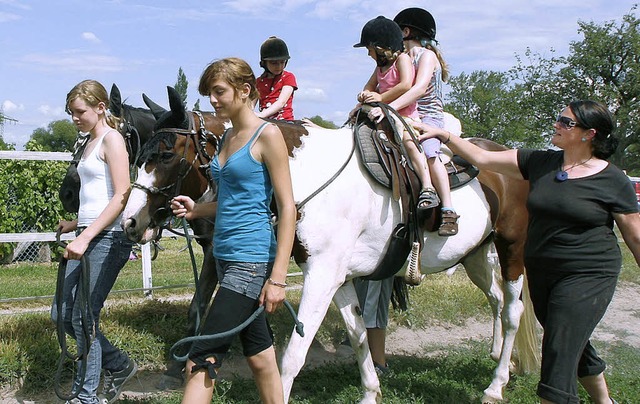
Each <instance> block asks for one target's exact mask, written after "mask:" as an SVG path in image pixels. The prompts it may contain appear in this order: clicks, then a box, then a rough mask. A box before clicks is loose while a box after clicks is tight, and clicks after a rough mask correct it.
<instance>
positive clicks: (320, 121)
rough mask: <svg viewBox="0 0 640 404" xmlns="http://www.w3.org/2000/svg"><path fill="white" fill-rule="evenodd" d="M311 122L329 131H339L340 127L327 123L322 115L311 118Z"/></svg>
mask: <svg viewBox="0 0 640 404" xmlns="http://www.w3.org/2000/svg"><path fill="white" fill-rule="evenodd" d="M309 120H310V121H311V122H313V123H315V124H316V125H318V126H322V127H323V128H327V129H337V128H338V125H336V124H335V123H333V122H331V121H327V120H325V119H322V117H321V116H320V115H316V116H312V117H311V118H309Z"/></svg>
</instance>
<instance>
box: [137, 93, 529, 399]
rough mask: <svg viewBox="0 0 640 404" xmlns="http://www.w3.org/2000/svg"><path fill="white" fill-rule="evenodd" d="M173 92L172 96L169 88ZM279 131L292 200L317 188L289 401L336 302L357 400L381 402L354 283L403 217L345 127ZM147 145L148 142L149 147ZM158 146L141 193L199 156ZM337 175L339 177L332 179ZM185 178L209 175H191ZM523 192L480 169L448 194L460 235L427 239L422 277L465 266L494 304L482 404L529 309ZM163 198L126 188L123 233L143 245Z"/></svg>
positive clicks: (306, 219) (523, 355)
mask: <svg viewBox="0 0 640 404" xmlns="http://www.w3.org/2000/svg"><path fill="white" fill-rule="evenodd" d="M169 96H170V99H171V97H172V94H171V92H170V95H169ZM170 104H171V105H172V110H173V109H174V108H173V105H175V111H173V113H175V114H184V111H183V108H182V104H181V103H179V102H170ZM279 127H280V129H281V130H282V132H283V135H284V137H285V140H286V142H287V146H288V151H289V156H290V167H291V177H292V182H293V192H294V198H295V200H296V201H297V202H298V203H300V202H301V201H304V200H307V198H309V196H310V195H312V194H314V193H316V192H317V191H318V190H319V189H321V188H322V190H321V191H320V192H317V194H316V195H315V196H314V197H312V198H311V199H308V200H307V201H306V203H305V204H304V206H302V207H301V208H300V220H299V221H298V223H297V228H296V236H297V237H296V246H295V247H294V252H293V255H294V257H295V259H296V262H297V263H298V265H299V266H300V268H301V269H302V271H303V274H304V285H303V289H302V297H301V301H300V306H299V311H298V317H299V319H300V321H301V322H302V323H303V324H304V325H305V335H304V337H301V336H299V335H298V334H297V333H296V332H295V331H294V332H292V334H291V338H290V340H289V343H288V345H287V347H286V349H285V351H284V354H283V357H282V362H281V367H282V381H283V385H284V391H285V396H286V398H287V399H288V398H289V396H290V394H291V388H292V385H293V381H294V379H295V377H296V376H297V375H298V373H299V372H300V370H301V369H302V367H303V365H304V363H305V358H306V354H307V352H308V350H309V347H310V345H311V342H312V341H313V338H314V336H315V335H316V333H317V331H318V329H319V327H320V324H321V323H322V321H323V319H324V317H325V314H326V313H327V310H328V308H329V305H330V303H331V301H333V302H334V303H335V305H336V306H337V308H338V309H339V311H340V313H341V315H342V317H343V319H344V321H345V325H346V328H347V330H348V334H349V339H350V341H351V345H352V346H353V347H354V350H355V354H356V357H357V361H358V364H359V367H360V374H361V384H362V386H363V389H364V396H363V399H362V402H367V403H373V402H379V401H380V400H381V397H382V393H381V390H380V383H379V381H378V377H377V375H376V372H375V370H374V366H373V362H372V360H371V355H370V353H369V349H368V343H367V336H366V329H365V325H364V322H363V320H362V317H361V316H360V315H359V314H358V313H360V309H359V307H358V299H357V296H356V293H355V289H354V287H353V283H352V282H351V280H352V279H353V278H356V277H362V276H367V275H369V274H371V273H372V272H373V270H374V268H375V267H376V265H377V264H378V263H379V262H380V260H381V259H382V256H383V255H384V252H385V250H386V244H387V242H388V239H389V235H390V234H391V233H392V231H393V229H394V228H395V227H396V225H397V224H398V223H399V222H400V220H401V217H402V215H401V207H400V204H399V202H398V201H396V200H395V199H394V198H393V196H392V193H391V191H390V190H389V189H387V188H385V187H383V186H382V185H379V184H378V183H377V182H376V181H374V180H373V179H371V178H370V176H369V174H368V173H367V172H366V169H365V168H364V167H363V165H362V164H361V163H360V160H359V157H358V155H357V153H353V152H352V150H353V149H354V135H353V133H352V129H351V128H341V129H321V128H302V127H301V126H299V125H294V124H280V125H279ZM216 135H219V133H216ZM478 142H479V144H480V145H481V146H483V147H487V148H502V146H499V145H496V144H495V143H492V142H488V141H482V140H479V141H478ZM151 144H153V142H150V144H148V146H150V145H151ZM157 145H158V147H159V149H158V150H157V151H156V152H155V153H153V154H154V155H155V156H156V158H154V159H149V160H147V161H145V162H144V163H143V165H142V167H141V168H140V170H139V173H138V182H140V183H143V184H145V185H144V188H147V189H163V188H166V187H168V186H170V185H171V184H172V183H174V182H175V181H176V179H177V177H178V176H179V174H178V171H179V169H178V168H177V165H176V164H175V160H176V159H179V158H184V159H186V161H192V159H194V156H195V155H196V154H197V153H196V151H195V146H194V142H188V141H187V140H186V137H184V136H177V138H176V139H175V142H172V143H171V144H168V143H167V144H165V143H163V142H159V143H157ZM185 148H187V149H189V150H185ZM209 154H210V155H211V153H209ZM194 160H195V159H194ZM169 167H173V168H171V169H169ZM198 169H199V168H198V167H194V168H193V170H198ZM340 170H342V171H341V172H340V174H339V175H337V177H336V178H335V179H334V180H333V181H330V179H331V178H332V177H334V176H335V174H336V173H337V172H339V171H340ZM191 178H193V180H197V178H205V177H204V176H196V175H193V176H191ZM189 181H190V178H188V177H184V178H183V179H182V180H181V182H182V187H183V189H182V190H181V191H183V190H185V189H186V188H185V187H188V188H189V190H190V191H189V192H192V194H191V195H190V196H191V197H192V198H198V197H199V196H200V195H197V192H196V191H193V190H196V189H200V190H203V191H204V190H205V189H206V188H207V186H206V184H205V183H202V181H203V180H202V179H199V180H198V181H200V183H197V184H193V183H189ZM328 182H330V183H329V184H328V185H327V186H326V187H324V188H323V186H324V185H325V184H327V183H328ZM527 192H528V184H527V183H526V182H524V181H514V180H509V179H507V178H505V177H503V176H500V175H498V174H495V173H491V172H483V173H481V175H480V177H479V178H478V179H474V180H472V181H471V182H470V183H469V184H468V185H466V186H463V187H460V188H456V189H455V190H453V191H452V193H451V197H452V200H453V205H454V206H455V208H456V210H457V212H458V214H460V219H459V224H460V231H459V233H458V234H457V235H456V236H453V237H439V236H438V235H437V232H433V233H429V232H426V233H425V234H424V238H425V239H424V248H423V251H422V256H421V265H422V267H421V271H422V273H424V274H431V273H436V272H440V271H444V270H446V269H448V268H450V267H453V266H455V265H456V264H459V263H461V264H463V265H464V267H465V270H466V272H467V274H468V276H469V278H470V279H471V280H472V281H473V283H474V284H476V285H477V286H478V287H479V288H480V289H481V290H482V291H483V292H484V294H485V295H486V296H487V299H488V300H489V303H490V305H491V309H492V313H493V318H494V322H493V331H494V335H493V344H492V348H491V357H492V358H494V359H495V360H496V361H497V362H498V365H497V367H496V370H495V373H494V377H493V380H492V382H491V384H490V385H489V387H488V388H487V389H486V390H485V392H484V393H485V394H484V397H483V402H493V401H499V400H501V399H502V390H503V388H504V386H505V385H506V384H507V382H508V380H509V367H510V364H511V355H512V352H513V350H514V344H518V342H519V341H520V338H516V332H517V331H518V328H519V324H520V319H521V316H522V314H523V312H525V305H524V304H523V302H522V301H521V300H520V294H521V290H522V285H523V273H524V266H523V262H522V261H523V259H522V247H523V244H524V237H525V234H526V233H525V232H526V222H527V214H526V209H525V205H524V201H525V199H526V195H527ZM167 196H173V195H167ZM167 196H163V195H161V194H152V193H149V192H148V191H145V189H143V187H136V188H134V189H133V190H132V192H131V195H130V197H129V203H128V204H127V207H126V208H125V212H124V227H125V230H126V231H127V233H128V234H129V235H130V236H131V237H132V238H133V239H137V240H136V241H144V238H143V235H144V234H146V233H147V232H148V228H150V227H153V226H154V224H153V220H152V217H153V214H154V213H153V209H150V206H156V207H158V206H166V204H167V203H168V200H167ZM163 198H164V199H163ZM492 234H493V235H494V237H493V240H494V242H495V245H496V249H497V252H498V255H499V259H500V264H501V268H502V271H501V272H502V274H500V273H497V272H496V271H494V269H493V267H492V265H491V264H490V261H489V259H488V256H487V253H488V250H489V248H490V245H491V242H490V241H491V239H492V237H491V236H492ZM530 318H533V317H532V316H530ZM523 328H526V329H527V331H530V333H528V335H526V336H525V337H524V338H523V341H536V340H535V333H534V332H533V331H534V327H533V326H531V327H523ZM518 334H519V335H520V334H521V333H518ZM537 349H538V347H537V343H536V342H533V343H528V344H522V345H520V344H518V346H517V348H516V352H517V355H518V360H517V361H515V362H516V364H519V365H520V366H531V364H535V360H531V359H530V358H532V357H535V352H536V350H537ZM534 366H535V365H534Z"/></svg>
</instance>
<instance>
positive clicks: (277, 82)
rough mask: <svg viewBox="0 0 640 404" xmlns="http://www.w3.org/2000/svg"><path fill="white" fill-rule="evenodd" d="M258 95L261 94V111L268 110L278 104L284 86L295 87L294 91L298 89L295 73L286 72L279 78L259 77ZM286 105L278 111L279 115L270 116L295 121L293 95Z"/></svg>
mask: <svg viewBox="0 0 640 404" xmlns="http://www.w3.org/2000/svg"><path fill="white" fill-rule="evenodd" d="M256 84H257V87H258V93H260V105H259V107H260V111H262V110H263V109H265V108H268V107H270V106H271V104H273V103H274V102H276V100H277V99H278V97H279V96H280V93H281V92H282V88H283V87H284V86H291V87H293V91H294V93H295V90H297V89H298V84H297V83H296V76H294V75H293V73H291V72H288V71H286V70H284V71H283V72H282V74H281V75H280V76H278V77H266V73H265V74H263V75H262V76H260V77H258V80H257V83H256ZM294 93H292V94H291V97H289V99H288V100H287V102H286V103H285V104H284V107H283V108H282V109H281V110H280V111H278V112H277V113H275V114H273V115H271V116H269V117H268V118H271V119H284V120H287V121H292V120H293V94H294Z"/></svg>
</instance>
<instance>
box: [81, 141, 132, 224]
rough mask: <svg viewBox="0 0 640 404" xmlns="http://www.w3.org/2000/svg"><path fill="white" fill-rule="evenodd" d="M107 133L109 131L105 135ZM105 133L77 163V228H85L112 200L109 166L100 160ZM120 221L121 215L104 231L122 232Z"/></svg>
mask: <svg viewBox="0 0 640 404" xmlns="http://www.w3.org/2000/svg"><path fill="white" fill-rule="evenodd" d="M112 130H113V129H112ZM109 132H111V131H108V132H107V133H109ZM107 133H105V134H104V135H102V136H101V137H100V138H99V139H98V140H97V141H96V145H95V147H94V148H93V150H92V151H91V153H90V154H89V155H88V156H85V157H83V158H82V159H80V162H79V163H78V174H79V175H80V184H81V186H80V209H79V210H78V227H87V226H89V225H90V224H91V223H93V222H94V221H95V220H96V219H97V218H98V216H100V213H102V211H103V210H104V208H105V207H106V206H107V204H108V203H109V201H110V200H111V198H113V181H112V180H111V173H110V172H109V166H107V163H106V162H105V161H104V160H102V159H101V158H100V147H101V146H102V141H103V140H104V137H105V136H106V135H107ZM121 219H122V214H120V215H119V216H118V217H117V218H116V220H114V222H113V223H111V225H109V226H107V227H106V228H105V230H112V231H122V227H120V221H121Z"/></svg>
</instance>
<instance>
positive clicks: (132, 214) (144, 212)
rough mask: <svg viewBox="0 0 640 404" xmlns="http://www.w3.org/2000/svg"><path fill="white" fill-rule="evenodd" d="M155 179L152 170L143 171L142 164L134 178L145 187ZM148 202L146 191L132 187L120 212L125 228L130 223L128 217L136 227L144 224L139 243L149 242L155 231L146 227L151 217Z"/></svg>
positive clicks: (151, 184)
mask: <svg viewBox="0 0 640 404" xmlns="http://www.w3.org/2000/svg"><path fill="white" fill-rule="evenodd" d="M155 180H156V177H155V173H154V171H152V172H151V173H147V172H146V171H145V165H144V164H143V165H142V167H140V168H139V169H138V179H137V180H136V183H138V184H140V185H142V186H145V187H151V186H153V184H154V182H155ZM148 202H149V199H148V195H147V192H146V191H144V190H142V189H140V188H137V187H132V188H131V193H130V194H129V200H128V201H127V205H126V206H125V208H124V211H123V212H122V227H123V228H124V229H125V230H126V228H127V226H128V224H129V223H130V222H129V220H130V219H135V220H136V222H137V224H136V227H137V228H141V226H144V227H142V228H144V229H145V230H144V233H143V234H142V239H141V240H140V242H141V243H146V242H149V241H151V240H153V238H154V237H155V231H154V230H151V229H149V228H148V225H149V222H150V219H151V215H150V213H149V211H148V209H149V208H148V206H147V204H148ZM140 222H142V223H140Z"/></svg>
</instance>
